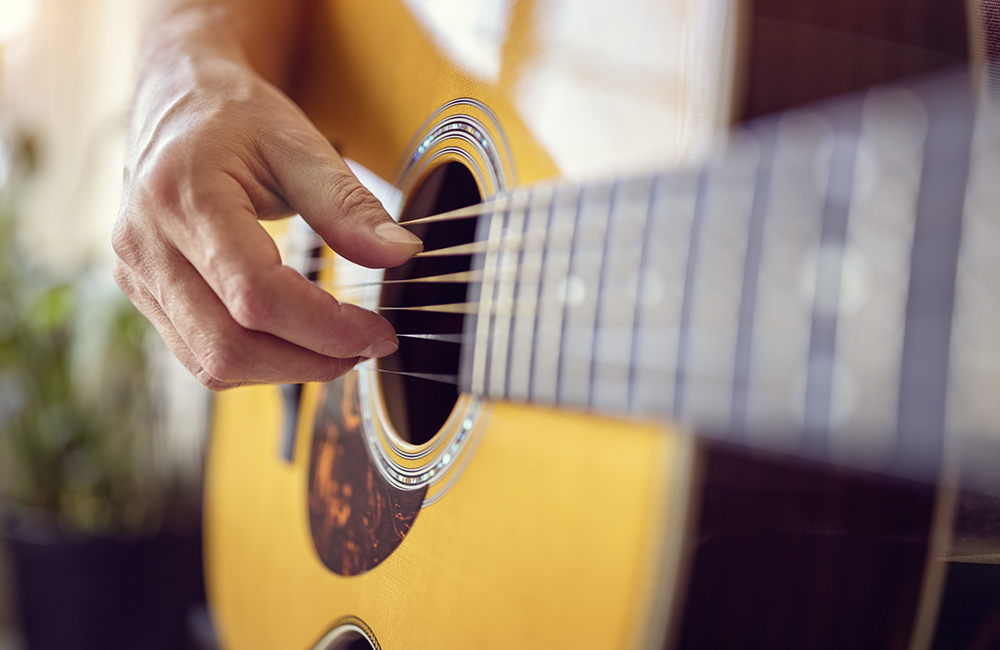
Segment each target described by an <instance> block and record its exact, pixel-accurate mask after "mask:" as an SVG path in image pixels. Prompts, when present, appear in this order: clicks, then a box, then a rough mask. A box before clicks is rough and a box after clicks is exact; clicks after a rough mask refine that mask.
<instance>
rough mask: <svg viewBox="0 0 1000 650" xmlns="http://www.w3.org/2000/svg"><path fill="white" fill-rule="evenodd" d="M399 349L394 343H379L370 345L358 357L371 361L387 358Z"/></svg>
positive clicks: (387, 341)
mask: <svg viewBox="0 0 1000 650" xmlns="http://www.w3.org/2000/svg"><path fill="white" fill-rule="evenodd" d="M398 349H399V346H398V345H396V344H395V343H393V342H392V341H389V340H386V341H379V342H378V343H374V344H372V345H369V346H368V347H367V348H365V349H364V351H362V352H361V354H359V355H358V356H359V357H368V358H369V359H370V358H372V357H387V356H389V355H390V354H392V353H393V352H395V351H396V350H398Z"/></svg>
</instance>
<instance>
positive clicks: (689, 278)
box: [672, 168, 708, 416]
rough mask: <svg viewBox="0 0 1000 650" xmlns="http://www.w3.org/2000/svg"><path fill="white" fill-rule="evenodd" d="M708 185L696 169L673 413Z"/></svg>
mask: <svg viewBox="0 0 1000 650" xmlns="http://www.w3.org/2000/svg"><path fill="white" fill-rule="evenodd" d="M707 187H708V172H707V170H706V169H705V168H702V169H701V170H699V171H698V190H697V196H696V198H695V203H694V214H693V215H692V218H691V234H690V236H689V237H688V254H687V264H686V265H685V269H684V293H683V294H682V295H683V297H682V298H681V313H680V323H679V327H678V332H677V357H676V358H677V361H676V365H675V372H674V375H675V381H674V408H673V409H672V410H673V412H674V413H676V414H677V415H678V416H681V415H683V408H684V381H685V377H686V371H687V351H688V336H689V332H688V329H689V328H690V325H691V305H692V303H693V302H694V276H695V272H696V270H697V268H698V267H697V264H698V252H699V248H700V240H701V227H702V221H704V217H705V194H706V190H707Z"/></svg>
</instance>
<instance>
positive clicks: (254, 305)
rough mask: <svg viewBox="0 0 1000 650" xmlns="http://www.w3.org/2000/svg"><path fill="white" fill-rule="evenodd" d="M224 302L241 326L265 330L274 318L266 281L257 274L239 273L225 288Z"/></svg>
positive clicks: (272, 303) (271, 300) (272, 304)
mask: <svg viewBox="0 0 1000 650" xmlns="http://www.w3.org/2000/svg"><path fill="white" fill-rule="evenodd" d="M225 293H226V297H225V303H226V307H227V308H228V309H229V314H230V315H231V316H232V317H233V320H235V321H236V322H237V323H239V324H240V325H241V326H243V327H245V328H247V329H251V330H257V331H263V330H267V329H268V328H269V327H270V326H271V324H272V323H273V320H274V301H273V299H272V298H271V295H270V292H269V291H268V286H267V283H266V282H264V281H263V280H262V279H261V277H260V276H259V275H257V274H241V275H239V276H237V277H235V278H234V279H233V280H231V281H230V282H229V284H228V287H227V288H226V292H225Z"/></svg>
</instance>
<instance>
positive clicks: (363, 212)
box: [331, 178, 383, 218]
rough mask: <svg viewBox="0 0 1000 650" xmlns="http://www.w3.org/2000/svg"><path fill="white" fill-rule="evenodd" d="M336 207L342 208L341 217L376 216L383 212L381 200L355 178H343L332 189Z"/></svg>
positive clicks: (334, 183) (335, 182)
mask: <svg viewBox="0 0 1000 650" xmlns="http://www.w3.org/2000/svg"><path fill="white" fill-rule="evenodd" d="M331 193H332V195H333V200H334V205H339V206H340V208H341V217H346V218H354V217H358V216H375V215H378V214H380V213H381V212H382V211H383V208H382V204H381V203H379V200H378V199H376V198H375V196H374V195H373V194H372V193H371V192H369V191H368V189H367V188H366V187H365V186H364V185H362V184H361V183H359V182H357V181H356V180H354V179H353V178H341V179H338V180H336V181H334V182H333V184H332V187H331Z"/></svg>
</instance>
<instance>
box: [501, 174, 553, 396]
mask: <svg viewBox="0 0 1000 650" xmlns="http://www.w3.org/2000/svg"><path fill="white" fill-rule="evenodd" d="M545 189H547V190H548V191H551V189H550V188H545ZM551 209H552V200H551V198H550V197H549V196H548V195H547V194H542V195H541V196H538V194H536V195H534V196H533V197H532V200H531V202H530V203H529V208H528V213H527V215H526V217H525V228H526V229H527V230H526V231H527V232H530V231H531V230H530V229H531V227H532V225H533V224H534V223H535V222H536V221H538V220H540V219H542V218H543V217H542V216H541V215H542V214H544V215H545V216H544V219H545V222H546V227H545V228H537V229H536V230H544V231H545V232H546V233H548V222H549V220H550V219H549V218H550V217H551ZM547 239H548V237H547V236H546V238H545V240H543V241H542V245H541V246H537V247H532V248H531V250H530V254H531V258H534V261H532V262H531V263H529V255H528V253H529V251H528V250H527V249H526V248H525V247H523V246H522V247H521V251H520V253H519V260H518V261H519V263H518V276H517V283H516V286H515V289H516V297H515V299H514V303H512V305H513V307H514V312H513V319H512V320H513V328H512V329H513V338H512V343H511V347H510V359H509V362H508V364H509V368H510V370H509V372H508V374H507V390H506V394H507V396H508V397H510V398H513V399H524V400H526V399H528V397H529V396H530V395H531V352H532V351H533V350H534V347H535V340H534V336H535V332H536V327H535V325H536V324H537V318H536V314H537V308H538V294H539V291H540V290H541V281H542V268H543V263H544V259H545V244H546V242H547ZM535 262H537V265H536V264H535ZM536 271H537V272H536ZM532 282H533V283H534V284H535V288H534V289H532V288H531V286H529V285H530V283H532ZM526 338H527V339H528V343H527V344H525V339H526Z"/></svg>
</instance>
